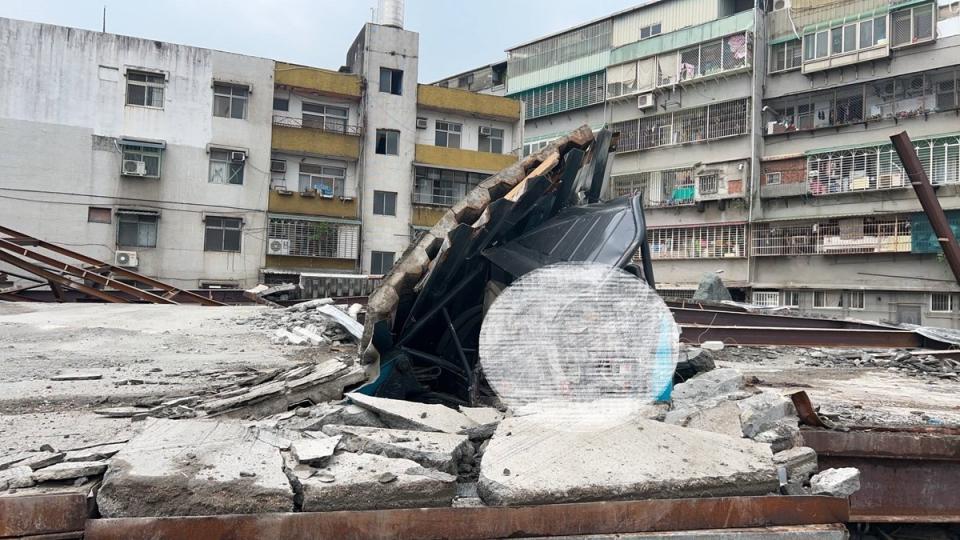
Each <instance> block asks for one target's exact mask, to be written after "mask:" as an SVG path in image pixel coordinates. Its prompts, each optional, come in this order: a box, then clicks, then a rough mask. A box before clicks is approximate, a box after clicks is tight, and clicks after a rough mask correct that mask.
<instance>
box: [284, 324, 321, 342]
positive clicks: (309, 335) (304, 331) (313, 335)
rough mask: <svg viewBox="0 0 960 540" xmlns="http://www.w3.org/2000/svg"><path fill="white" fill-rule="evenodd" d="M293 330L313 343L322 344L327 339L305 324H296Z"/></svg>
mask: <svg viewBox="0 0 960 540" xmlns="http://www.w3.org/2000/svg"><path fill="white" fill-rule="evenodd" d="M291 332H293V333H294V334H296V335H298V336H300V337H302V338H303V339H305V340H307V341H309V342H310V344H311V345H320V344H321V343H323V342H324V341H326V339H325V338H324V337H323V336H321V335H320V334H318V333H317V332H314V331H313V330H311V329H310V328H307V327H304V326H296V327H294V328H293V329H292V330H291Z"/></svg>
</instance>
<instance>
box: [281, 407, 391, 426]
mask: <svg viewBox="0 0 960 540" xmlns="http://www.w3.org/2000/svg"><path fill="white" fill-rule="evenodd" d="M331 424H336V425H346V426H366V427H380V428H382V427H386V424H384V423H383V421H381V420H380V417H379V416H377V415H376V414H374V413H373V412H371V411H368V410H367V409H364V408H363V407H358V406H357V405H354V404H352V403H349V404H343V403H320V404H318V405H316V406H314V407H311V408H310V410H309V414H308V415H307V416H306V417H305V418H301V417H297V418H291V419H289V420H287V421H286V422H285V423H284V425H285V426H286V427H287V428H289V429H301V430H307V431H320V429H321V428H322V427H323V426H326V425H331Z"/></svg>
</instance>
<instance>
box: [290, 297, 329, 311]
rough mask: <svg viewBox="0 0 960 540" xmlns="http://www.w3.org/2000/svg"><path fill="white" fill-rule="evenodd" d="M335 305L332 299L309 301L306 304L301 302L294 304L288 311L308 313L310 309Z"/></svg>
mask: <svg viewBox="0 0 960 540" xmlns="http://www.w3.org/2000/svg"><path fill="white" fill-rule="evenodd" d="M332 303H333V299H332V298H318V299H316V300H308V301H306V302H300V303H299V304H294V305H292V306H290V307H288V308H287V311H292V312H300V311H307V310H310V309H316V308H318V307H320V306H326V305H329V304H332Z"/></svg>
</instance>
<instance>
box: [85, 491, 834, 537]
mask: <svg viewBox="0 0 960 540" xmlns="http://www.w3.org/2000/svg"><path fill="white" fill-rule="evenodd" d="M848 518H849V507H848V504H847V500H846V499H841V498H835V497H818V496H802V497H790V496H776V495H772V496H760V497H717V498H692V499H653V500H643V501H603V502H589V503H573V504H555V505H542V506H517V507H483V508H449V507H448V508H417V509H403V510H376V511H363V512H360V511H347V512H318V513H285V514H252V515H226V516H194V517H170V518H116V519H91V520H88V521H87V524H86V529H85V535H84V539H85V540H126V539H129V538H205V539H216V538H221V539H228V538H229V539H254V538H284V539H289V540H297V539H308V538H309V539H327V538H329V539H336V540H351V539H360V538H364V539H367V538H371V539H391V540H394V539H396V540H405V539H410V540H413V539H416V540H430V539H464V540H472V539H481V538H482V539H486V538H516V537H523V536H562V535H583V534H616V533H631V532H654V531H677V530H705V529H736V528H747V527H767V526H778V525H779V526H782V525H816V524H832V523H843V522H846V521H847V520H848Z"/></svg>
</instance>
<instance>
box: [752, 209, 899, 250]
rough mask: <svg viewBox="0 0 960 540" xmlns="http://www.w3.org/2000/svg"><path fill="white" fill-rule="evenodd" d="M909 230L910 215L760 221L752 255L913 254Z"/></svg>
mask: <svg viewBox="0 0 960 540" xmlns="http://www.w3.org/2000/svg"><path fill="white" fill-rule="evenodd" d="M910 229H911V221H910V216H907V215H899V216H898V215H893V216H859V217H846V218H839V219H824V220H819V221H800V222H787V223H783V224H781V223H757V224H756V225H754V226H753V227H752V230H751V232H752V234H751V235H750V236H751V242H752V246H753V247H752V251H751V254H752V255H753V256H755V257H763V256H783V255H866V254H871V253H910V251H911V243H912V240H911V234H910Z"/></svg>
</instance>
